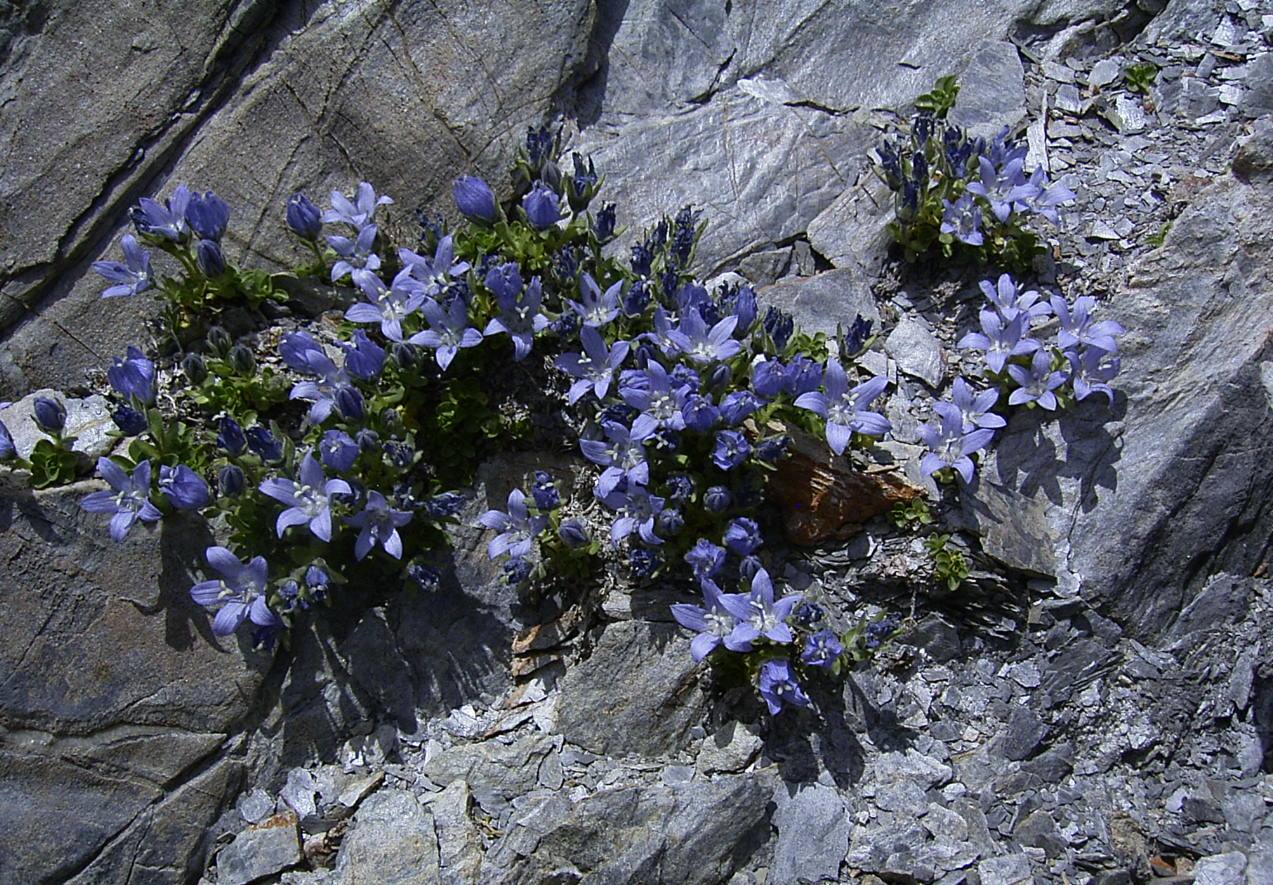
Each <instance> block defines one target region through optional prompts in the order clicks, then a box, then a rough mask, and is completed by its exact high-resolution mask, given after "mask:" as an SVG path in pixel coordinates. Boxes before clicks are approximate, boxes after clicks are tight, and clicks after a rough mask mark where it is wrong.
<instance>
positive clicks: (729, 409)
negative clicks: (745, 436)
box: [720, 390, 764, 427]
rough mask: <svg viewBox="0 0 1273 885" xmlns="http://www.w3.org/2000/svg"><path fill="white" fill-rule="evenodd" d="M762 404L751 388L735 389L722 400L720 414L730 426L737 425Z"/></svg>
mask: <svg viewBox="0 0 1273 885" xmlns="http://www.w3.org/2000/svg"><path fill="white" fill-rule="evenodd" d="M762 405H764V403H762V402H761V401H760V399H759V398H757V396H756V395H755V394H754V393H752V392H751V391H750V390H735V391H734V392H733V393H731V394H729V395H728V396H726V397H725V398H724V399H723V400H721V401H720V415H721V418H722V419H723V420H724V422H725V423H726V424H728V425H729V426H730V427H737V426H738V425H739V424H742V423H743V421H745V420H746V419H747V417H748V416H749V415H751V414H752V413H753V412H755V411H757V410H758V409H759V408H760V407H761V406H762Z"/></svg>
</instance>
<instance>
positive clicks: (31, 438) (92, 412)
mask: <svg viewBox="0 0 1273 885" xmlns="http://www.w3.org/2000/svg"><path fill="white" fill-rule="evenodd" d="M37 396H44V397H48V398H50V399H55V400H57V401H58V402H60V403H62V405H63V406H65V407H66V428H65V430H64V431H63V435H65V436H68V437H72V436H73V437H75V443H74V444H73V446H72V448H73V450H74V451H76V452H79V453H80V454H81V455H82V456H83V457H84V460H86V461H88V460H91V459H96V458H97V457H98V456H99V455H105V454H107V453H108V452H109V451H110V450H111V447H112V446H113V445H114V443H115V441H114V440H113V439H111V438H110V437H108V436H107V435H106V434H107V432H108V431H111V430H114V429H115V422H114V421H112V420H111V416H110V410H109V407H108V404H107V402H106V398H105V397H102V396H98V395H97V394H94V395H93V396H90V397H86V398H84V399H78V398H76V397H69V396H66V395H64V394H62V393H59V392H58V391H56V390H48V389H46V390H37V391H35V392H34V393H29V394H27V395H26V396H24V397H23V398H22V399H20V400H18V401H17V402H16V403H13V404H12V405H10V406H9V407H8V408H5V409H0V422H3V423H4V426H5V427H7V428H8V429H9V434H10V435H11V436H12V437H13V447H14V448H15V449H17V450H18V457H20V458H28V459H29V458H30V457H31V450H32V449H34V448H35V444H36V443H38V442H39V441H40V440H42V439H48V436H47V435H45V434H44V433H43V432H41V430H40V429H39V428H38V427H37V426H36V424H35V419H34V417H33V415H34V414H35V398H36V397H37Z"/></svg>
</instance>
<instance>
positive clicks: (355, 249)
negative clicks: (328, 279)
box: [327, 224, 380, 283]
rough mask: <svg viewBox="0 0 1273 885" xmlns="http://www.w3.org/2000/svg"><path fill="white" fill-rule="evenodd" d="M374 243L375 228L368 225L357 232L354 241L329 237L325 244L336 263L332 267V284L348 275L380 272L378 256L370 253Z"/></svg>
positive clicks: (372, 225)
mask: <svg viewBox="0 0 1273 885" xmlns="http://www.w3.org/2000/svg"><path fill="white" fill-rule="evenodd" d="M375 243H376V226H375V225H374V224H369V225H367V226H366V227H364V228H362V229H361V230H359V231H358V236H357V238H355V239H352V240H351V239H349V237H338V236H331V237H328V238H327V244H328V245H329V246H331V247H332V250H333V251H334V252H335V253H336V257H337V259H338V260H337V261H336V263H335V264H333V265H332V282H333V283H334V282H336V281H337V280H342V279H344V278H345V277H347V276H349V275H350V274H358V273H359V272H360V271H365V272H367V273H372V272H374V271H377V270H380V256H379V255H377V254H376V253H375V252H372V251H371V248H372V246H374V245H375ZM355 281H356V280H355Z"/></svg>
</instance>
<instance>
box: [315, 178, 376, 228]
mask: <svg viewBox="0 0 1273 885" xmlns="http://www.w3.org/2000/svg"><path fill="white" fill-rule="evenodd" d="M392 202H393V200H392V199H390V198H389V197H387V196H380V197H377V196H376V191H375V189H374V188H373V187H372V186H371V184H370V182H366V181H364V182H362V183H360V184H359V185H358V190H357V191H356V192H355V193H354V194H353V196H352V197H347V196H345V195H344V194H342V193H341V192H340V191H332V192H331V204H332V207H331V208H330V209H328V210H327V211H326V212H324V213H323V219H322V220H323V221H324V222H326V223H328V224H331V223H333V222H344V223H345V224H348V225H352V226H353V227H355V228H357V229H358V230H362V229H363V228H364V227H366V226H367V225H369V224H371V221H372V219H373V218H375V216H376V208H377V207H378V206H387V205H389V204H391V203H392Z"/></svg>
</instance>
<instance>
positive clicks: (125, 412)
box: [111, 406, 147, 436]
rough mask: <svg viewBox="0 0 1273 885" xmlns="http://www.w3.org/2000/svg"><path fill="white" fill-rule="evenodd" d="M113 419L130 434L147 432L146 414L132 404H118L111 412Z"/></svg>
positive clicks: (135, 434)
mask: <svg viewBox="0 0 1273 885" xmlns="http://www.w3.org/2000/svg"><path fill="white" fill-rule="evenodd" d="M111 420H112V421H114V422H115V426H116V427H118V428H119V429H120V430H121V431H123V432H124V433H125V434H126V435H128V436H137V435H138V434H141V433H145V432H146V427H147V424H146V416H145V415H144V414H143V413H141V412H139V411H137V410H136V409H134V408H133V407H132V406H116V407H115V409H114V410H113V411H112V412H111Z"/></svg>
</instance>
